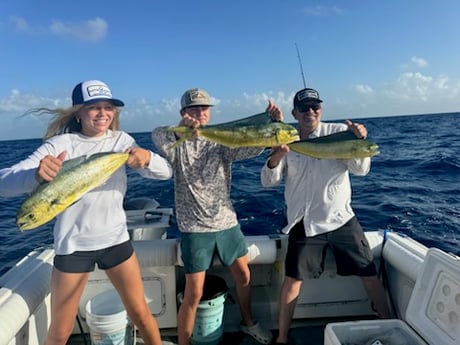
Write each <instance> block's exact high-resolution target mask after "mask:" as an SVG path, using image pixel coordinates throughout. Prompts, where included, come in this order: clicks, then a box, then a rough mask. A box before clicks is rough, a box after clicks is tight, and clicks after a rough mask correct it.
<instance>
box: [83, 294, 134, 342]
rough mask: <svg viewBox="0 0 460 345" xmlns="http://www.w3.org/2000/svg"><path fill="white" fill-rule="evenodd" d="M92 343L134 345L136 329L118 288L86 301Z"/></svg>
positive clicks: (87, 321) (87, 320)
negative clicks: (117, 290) (129, 317)
mask: <svg viewBox="0 0 460 345" xmlns="http://www.w3.org/2000/svg"><path fill="white" fill-rule="evenodd" d="M86 323H87V324H88V327H89V329H90V338H91V344H92V345H133V344H135V330H134V327H133V325H132V324H131V322H130V321H129V319H128V314H127V313H126V310H125V308H124V306H123V303H122V302H121V299H120V297H119V296H118V293H117V292H116V290H113V289H112V290H108V291H105V292H102V293H100V294H98V295H96V296H94V297H93V298H92V299H90V300H89V301H88V303H86Z"/></svg>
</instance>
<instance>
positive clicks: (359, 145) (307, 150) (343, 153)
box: [288, 131, 380, 159]
mask: <svg viewBox="0 0 460 345" xmlns="http://www.w3.org/2000/svg"><path fill="white" fill-rule="evenodd" d="M288 146H289V148H290V149H291V150H292V151H295V152H298V153H301V154H304V155H307V156H310V157H314V158H319V159H356V158H366V157H373V156H375V155H378V154H379V153H380V152H379V151H378V145H377V144H375V143H373V142H372V141H369V140H365V139H358V138H357V137H356V136H355V135H354V134H353V133H352V132H350V131H343V132H338V133H334V134H331V135H325V136H323V137H319V138H314V139H305V140H300V141H295V142H293V143H290V144H289V145H288Z"/></svg>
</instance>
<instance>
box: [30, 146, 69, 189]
mask: <svg viewBox="0 0 460 345" xmlns="http://www.w3.org/2000/svg"><path fill="white" fill-rule="evenodd" d="M66 154H67V152H66V151H63V152H61V153H60V154H59V155H58V156H57V157H53V156H51V155H46V156H45V157H43V158H42V160H41V161H40V164H39V165H38V168H37V171H36V172H35V178H36V179H37V181H38V182H39V183H42V182H44V181H46V182H50V181H52V180H53V179H54V178H55V177H56V175H57V174H58V172H59V170H61V168H62V163H63V162H64V159H65V156H66Z"/></svg>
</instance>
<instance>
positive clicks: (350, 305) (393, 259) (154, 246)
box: [0, 231, 428, 345]
mask: <svg viewBox="0 0 460 345" xmlns="http://www.w3.org/2000/svg"><path fill="white" fill-rule="evenodd" d="M387 235H388V238H387V240H386V243H385V246H384V249H383V252H382V242H383V233H382V232H377V231H375V232H367V233H366V237H367V238H368V240H369V243H370V246H371V248H372V250H373V253H374V256H375V258H376V259H377V264H379V262H380V259H381V255H383V258H384V262H385V270H386V273H387V277H388V281H389V287H390V295H391V296H392V299H393V303H394V305H395V308H396V310H395V312H396V316H397V317H399V318H401V319H404V315H405V312H406V309H407V306H408V303H409V299H410V297H411V294H412V291H413V289H414V285H415V283H416V280H417V277H418V275H419V273H420V269H421V266H422V264H423V260H424V257H425V255H426V253H427V250H428V248H426V247H425V246H423V245H421V244H420V243H418V242H416V241H414V240H412V239H410V238H408V237H404V236H401V235H399V234H396V233H388V234H387ZM246 241H247V245H248V249H249V262H250V267H251V276H252V305H253V310H254V317H255V318H256V319H257V320H259V322H260V323H261V324H262V325H264V326H265V327H268V328H270V329H276V328H277V320H278V299H279V292H280V287H281V283H282V281H283V278H284V263H283V259H284V257H285V253H286V248H287V236H284V235H282V236H278V235H274V236H247V237H246ZM133 244H134V247H135V251H136V253H137V255H138V258H139V262H140V265H141V270H142V276H143V279H144V283H145V291H146V298H147V300H148V301H149V306H150V308H151V311H152V313H153V314H154V315H155V316H156V318H157V321H158V324H159V326H160V328H161V329H162V330H169V331H172V332H174V329H175V327H176V326H177V309H178V302H177V294H178V293H179V292H181V291H182V290H183V285H184V272H183V267H182V262H181V259H180V257H181V256H180V246H179V242H178V240H176V239H164V240H163V239H154V240H144V241H133ZM382 253H383V254H382ZM53 256H54V252H53V249H52V248H46V249H38V250H36V251H33V252H31V253H30V254H29V255H28V256H27V257H25V258H24V259H23V260H22V261H20V262H19V263H18V264H17V265H16V266H15V267H13V268H12V269H11V270H10V271H8V272H7V273H6V274H5V275H4V276H2V277H0V286H1V289H0V345H23V344H24V345H25V344H29V345H34V344H43V342H44V339H45V337H46V331H47V329H48V326H49V323H50V305H49V304H50V298H49V280H50V273H51V268H52V262H53ZM209 273H210V274H214V275H218V276H221V277H222V278H224V279H225V281H226V282H227V284H228V286H229V289H230V294H232V295H233V296H236V294H235V293H234V286H233V281H232V279H231V276H230V273H229V270H228V268H225V267H223V266H221V265H220V263H219V262H218V260H216V261H215V265H214V266H213V268H212V269H211V270H210V272H209ZM110 288H111V284H110V282H109V280H108V278H107V277H106V275H105V273H104V272H103V271H99V270H96V271H95V272H93V273H92V274H91V276H90V279H89V282H88V284H87V286H86V288H85V291H84V294H83V296H82V299H81V301H80V307H79V319H80V320H81V326H82V328H83V331H84V332H88V327H87V325H86V322H85V312H84V311H85V305H86V303H87V301H88V300H89V299H91V298H92V297H93V296H95V295H97V294H99V293H101V292H103V291H105V290H108V289H110ZM372 315H373V311H372V310H371V308H370V302H369V300H368V298H367V295H366V293H365V291H364V289H363V287H362V285H361V281H360V279H358V278H356V277H341V276H338V275H337V274H336V273H335V264H334V260H333V258H332V255H330V253H329V254H328V256H327V261H326V265H325V272H324V273H323V274H322V276H321V277H320V278H319V279H309V280H307V281H305V282H304V284H303V287H302V292H301V294H300V296H299V299H298V303H297V307H296V310H295V314H294V322H293V325H294V326H295V325H296V324H301V323H302V322H303V320H305V319H310V318H314V319H318V318H341V317H343V318H345V317H353V318H360V317H362V318H369V317H370V316H372ZM223 320H224V329H225V331H236V330H238V329H239V322H240V315H239V308H238V305H237V304H232V303H226V304H225V311H224V318H223ZM80 332H81V329H80V326H79V324H78V323H77V322H76V323H75V328H74V333H80Z"/></svg>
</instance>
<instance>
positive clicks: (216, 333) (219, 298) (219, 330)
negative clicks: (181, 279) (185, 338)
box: [178, 275, 228, 345]
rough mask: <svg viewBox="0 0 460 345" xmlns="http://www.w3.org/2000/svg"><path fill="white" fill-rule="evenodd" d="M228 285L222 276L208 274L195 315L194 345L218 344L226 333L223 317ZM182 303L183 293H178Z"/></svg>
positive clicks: (192, 340)
mask: <svg viewBox="0 0 460 345" xmlns="http://www.w3.org/2000/svg"><path fill="white" fill-rule="evenodd" d="M227 294H228V287H227V284H226V283H225V280H223V279H222V278H221V277H218V276H212V275H207V276H206V279H205V281H204V289H203V296H202V297H201V300H200V303H199V304H198V309H197V311H196V316H195V326H194V328H193V333H192V337H191V339H190V342H191V344H192V345H218V344H219V343H220V341H221V340H222V336H223V334H224V327H223V324H222V318H223V316H224V303H225V300H226V297H227ZM178 299H179V302H180V303H182V300H183V294H182V293H179V295H178Z"/></svg>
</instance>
